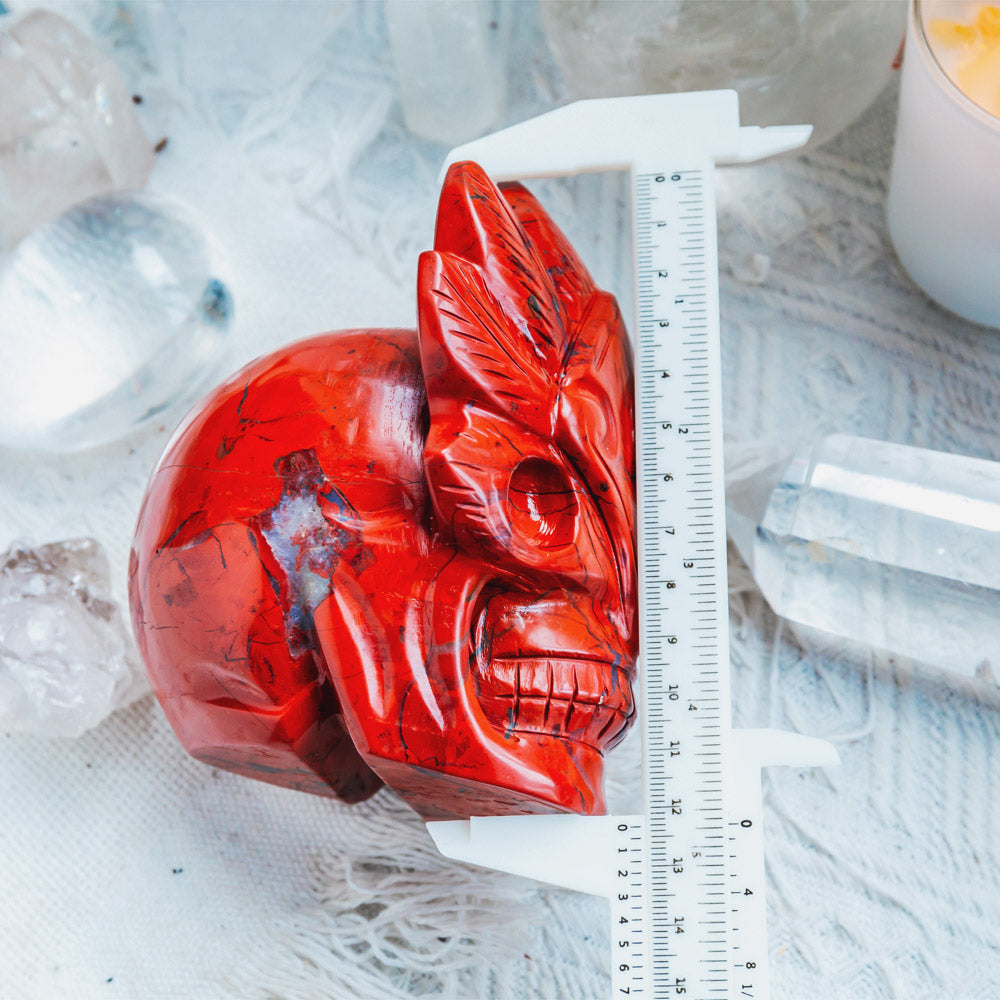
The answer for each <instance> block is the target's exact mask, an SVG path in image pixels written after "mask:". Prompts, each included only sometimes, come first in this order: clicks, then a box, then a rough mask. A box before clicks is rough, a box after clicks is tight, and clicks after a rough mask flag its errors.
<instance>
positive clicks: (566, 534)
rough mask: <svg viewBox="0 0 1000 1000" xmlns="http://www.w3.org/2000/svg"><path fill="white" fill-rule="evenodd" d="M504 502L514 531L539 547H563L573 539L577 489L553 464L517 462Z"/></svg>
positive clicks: (563, 472)
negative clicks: (506, 504) (505, 501)
mask: <svg viewBox="0 0 1000 1000" xmlns="http://www.w3.org/2000/svg"><path fill="white" fill-rule="evenodd" d="M507 503H508V507H509V511H510V521H511V526H512V527H513V529H514V530H515V531H516V532H517V533H518V534H519V535H520V536H521V537H522V538H524V539H526V540H528V541H531V542H533V543H534V544H536V545H537V546H539V547H540V548H546V549H555V548H562V547H563V546H566V545H570V544H572V542H573V540H574V538H575V537H576V521H577V516H578V515H579V510H580V507H579V503H578V502H577V497H576V490H575V489H574V488H573V482H572V480H571V479H570V477H569V475H568V474H567V473H566V472H565V471H564V470H563V469H562V468H560V467H559V466H558V465H556V464H555V463H554V462H550V461H548V460H547V459H544V458H526V459H524V460H523V461H522V462H520V463H518V465H517V467H516V468H515V469H514V471H513V472H512V473H511V477H510V481H509V482H508V484H507Z"/></svg>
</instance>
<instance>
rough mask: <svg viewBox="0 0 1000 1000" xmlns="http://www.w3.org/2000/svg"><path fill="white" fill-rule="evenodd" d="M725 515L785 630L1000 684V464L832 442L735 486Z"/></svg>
mask: <svg viewBox="0 0 1000 1000" xmlns="http://www.w3.org/2000/svg"><path fill="white" fill-rule="evenodd" d="M726 505H727V516H728V521H729V534H730V537H731V538H732V540H733V542H734V543H735V545H736V547H737V548H738V549H739V551H740V554H741V555H742V556H743V558H744V559H745V560H746V562H747V565H748V566H749V567H750V569H751V571H752V573H753V575H754V579H755V580H756V582H757V585H758V586H759V587H760V589H761V591H762V592H763V594H764V596H765V597H766V598H767V601H768V603H769V604H770V605H771V607H772V608H773V609H774V610H775V612H777V613H778V614H779V615H781V616H782V617H784V618H787V619H789V620H790V621H791V622H793V623H799V624H802V625H806V626H811V627H813V628H817V629H822V630H823V631H825V632H830V633H834V634H836V635H840V636H845V637H847V638H849V639H853V640H856V641H858V642H861V643H865V644H868V645H870V646H874V647H877V648H880V649H884V650H888V651H890V652H894V653H900V654H902V655H904V656H907V657H910V658H912V659H915V660H919V661H921V662H923V663H926V664H930V665H932V666H937V667H940V668H942V669H944V670H948V671H952V672H954V673H958V674H965V675H967V676H973V675H978V676H980V677H984V676H985V677H986V678H990V679H992V677H993V673H994V671H996V670H997V668H998V666H1000V624H998V623H1000V463H997V462H988V461H984V460H982V459H976V458H966V457H964V456H961V455H950V454H945V453H943V452H937V451H927V450H925V449H923V448H912V447H908V446H905V445H899V444H890V443H888V442H885V441H872V440H868V439H866V438H859V437H852V436H849V435H845V434H834V435H831V436H829V437H826V438H824V439H823V440H822V441H820V442H819V443H818V444H817V445H815V446H813V447H808V448H805V449H803V450H801V451H800V452H799V453H797V454H796V455H795V456H794V457H793V458H792V459H791V460H790V461H773V462H771V463H770V464H769V465H768V466H767V467H765V468H762V469H760V468H758V471H756V472H754V473H752V474H750V475H747V476H743V477H740V478H736V479H735V480H734V481H732V482H731V483H730V485H729V487H728V489H727V498H726Z"/></svg>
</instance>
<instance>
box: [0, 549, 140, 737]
mask: <svg viewBox="0 0 1000 1000" xmlns="http://www.w3.org/2000/svg"><path fill="white" fill-rule="evenodd" d="M109 579H110V572H109V569H108V560H107V557H106V556H105V554H104V550H103V549H102V548H101V546H100V545H99V544H98V543H97V542H96V541H94V540H93V539H91V538H78V539H73V540H71V541H65V542H54V543H52V544H49V545H42V546H41V547H39V548H30V547H28V546H26V545H21V544H18V545H14V546H13V547H12V548H10V549H9V550H8V551H7V552H5V553H4V554H3V555H2V556H0V729H7V730H13V731H15V732H23V733H30V734H32V735H36V736H79V735H80V734H81V733H84V732H86V730H88V729H90V728H92V727H93V726H96V725H97V724H98V723H99V722H100V721H101V720H102V719H104V718H105V717H106V716H107V715H109V714H110V713H111V712H112V711H113V710H114V709H115V708H118V707H119V706H121V705H124V704H127V703H128V702H130V701H132V700H133V699H134V698H135V697H136V696H137V695H139V694H142V693H143V692H144V691H145V690H146V688H145V684H144V683H143V681H142V680H141V676H142V675H141V672H140V670H139V668H138V663H137V659H136V655H135V652H134V647H133V645H132V642H131V640H130V639H129V637H128V634H127V632H126V630H125V623H124V621H123V619H122V614H121V611H120V609H119V607H118V605H117V604H116V603H115V602H114V601H113V600H112V599H111V597H110V593H109Z"/></svg>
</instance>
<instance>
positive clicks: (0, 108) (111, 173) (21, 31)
mask: <svg viewBox="0 0 1000 1000" xmlns="http://www.w3.org/2000/svg"><path fill="white" fill-rule="evenodd" d="M2 9H3V8H2V5H0V10H2ZM2 25H3V22H2V21H0V253H2V252H3V251H4V250H7V249H9V248H10V247H11V246H13V244H14V243H16V242H17V240H19V239H20V238H21V237H22V236H24V235H25V234H26V233H28V232H30V231H31V230H32V229H34V228H35V226H37V225H40V224H42V223H44V222H47V221H49V220H50V219H53V218H55V217H56V216H57V215H58V214H59V213H60V212H61V211H62V210H63V209H64V208H66V207H68V206H69V205H71V204H73V203H74V202H77V201H80V200H82V199H84V198H89V197H91V196H92V195H96V194H99V193H101V192H103V191H110V190H113V189H120V188H141V187H142V186H143V184H144V183H145V181H146V177H147V176H148V174H149V171H150V168H151V167H152V164H153V150H152V148H151V144H150V142H149V140H148V139H147V138H146V136H145V134H144V133H143V130H142V126H141V125H140V124H139V120H138V118H137V116H136V113H135V108H134V106H133V103H132V98H131V95H130V94H129V92H128V88H127V87H126V86H125V82H124V80H123V79H122V77H121V73H120V72H119V71H118V67H117V66H115V64H114V63H113V62H112V61H111V60H110V59H109V58H108V57H107V56H106V55H104V53H103V52H102V51H101V50H100V49H99V48H98V47H97V45H95V44H94V43H93V42H92V41H91V40H90V39H89V38H87V37H86V35H84V34H83V33H82V32H80V31H79V30H78V29H77V28H75V27H74V26H73V25H72V24H70V23H69V22H68V21H66V20H64V19H63V18H61V17H58V16H57V15H55V14H52V13H49V12H48V11H34V12H32V13H30V14H28V15H27V16H25V17H23V18H21V19H20V20H17V21H13V22H12V23H11V24H10V25H9V26H7V27H3V26H2Z"/></svg>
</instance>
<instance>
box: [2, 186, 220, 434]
mask: <svg viewBox="0 0 1000 1000" xmlns="http://www.w3.org/2000/svg"><path fill="white" fill-rule="evenodd" d="M215 256H216V255H215V252H214V250H213V247H212V243H211V241H210V240H209V239H208V238H207V237H206V235H205V234H204V232H203V230H202V228H201V226H200V225H199V224H198V222H197V220H195V219H194V218H193V217H192V216H191V215H190V213H189V211H188V210H187V209H186V208H185V207H184V206H183V205H181V204H180V203H178V202H175V201H174V200H172V199H168V198H164V197H162V196H158V195H154V194H151V193H149V192H116V193H113V194H105V195H99V196H97V197H95V198H91V199H89V200H87V201H84V202H81V203H80V204H77V205H74V206H73V207H71V208H69V209H67V210H66V211H65V212H64V213H63V214H62V215H60V216H59V217H58V218H57V219H55V220H54V221H53V222H50V223H49V224H47V225H45V226H42V227H41V228H39V229H36V230H35V231H34V232H33V233H32V234H31V235H30V236H28V237H27V238H25V239H24V240H22V241H21V242H20V243H19V244H18V246H17V247H16V248H15V249H14V250H13V251H12V252H11V253H10V254H8V255H7V256H6V257H5V258H0V444H2V445H5V446H7V447H14V448H24V449H34V450H38V451H45V452H70V451H75V450H78V449H81V448H85V447H89V446H91V445H96V444H102V443H105V442H107V441H110V440H113V439H115V438H117V437H120V436H122V435H124V434H126V433H128V432H129V431H130V430H132V429H133V428H134V427H136V426H138V425H140V424H142V423H144V422H145V421H146V420H148V419H150V418H152V417H153V416H155V415H157V414H158V413H161V412H162V411H163V410H165V409H166V408H168V407H169V406H171V405H173V404H176V403H178V402H180V401H182V400H185V399H188V398H190V396H191V394H192V392H193V391H195V390H196V389H197V388H198V386H199V385H201V384H202V383H204V381H205V379H206V377H207V376H208V375H209V374H211V371H212V363H213V362H214V361H215V360H216V358H217V357H218V355H219V353H220V351H221V348H222V346H223V343H224V341H225V336H226V331H227V328H228V325H229V320H230V316H231V313H232V302H231V298H230V295H229V292H228V290H227V288H226V286H225V285H224V284H223V282H222V281H221V280H220V278H219V276H218V273H217V260H216V259H215Z"/></svg>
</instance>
